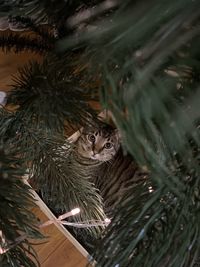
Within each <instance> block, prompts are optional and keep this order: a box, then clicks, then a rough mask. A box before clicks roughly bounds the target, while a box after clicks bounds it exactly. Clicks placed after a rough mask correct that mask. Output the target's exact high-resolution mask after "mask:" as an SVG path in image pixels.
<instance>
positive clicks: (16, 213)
mask: <svg viewBox="0 0 200 267" xmlns="http://www.w3.org/2000/svg"><path fill="white" fill-rule="evenodd" d="M18 153H19V151H15V152H12V151H11V150H10V149H9V144H8V143H5V144H4V145H2V144H1V148H0V160H1V165H0V200H1V201H0V214H1V216H0V229H1V236H0V247H1V248H2V249H5V250H6V251H5V253H3V254H1V255H0V264H1V266H3V267H5V266H16V267H17V266H27V267H28V266H32V267H34V266H36V265H37V257H36V254H35V252H34V250H33V248H32V247H31V246H30V243H29V241H28V238H29V239H30V238H34V239H38V238H42V235H41V234H40V233H39V231H38V228H37V224H38V220H37V218H36V217H35V215H34V214H33V213H32V212H31V207H34V206H35V203H34V198H33V196H32V194H31V188H30V187H29V186H27V185H26V184H25V183H24V182H23V180H22V178H21V177H22V175H24V174H25V171H24V169H23V167H22V160H21V159H19V157H18ZM23 236H24V238H22V240H21V241H17V240H20V238H21V237H23ZM30 256H31V258H30Z"/></svg>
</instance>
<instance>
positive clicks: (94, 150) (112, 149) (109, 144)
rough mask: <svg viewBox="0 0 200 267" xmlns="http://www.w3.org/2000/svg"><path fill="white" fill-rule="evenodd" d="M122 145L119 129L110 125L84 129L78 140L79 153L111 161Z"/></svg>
mask: <svg viewBox="0 0 200 267" xmlns="http://www.w3.org/2000/svg"><path fill="white" fill-rule="evenodd" d="M119 147H120V140H119V134H118V130H116V129H112V128H110V127H108V126H105V127H100V128H96V127H94V128H88V129H84V130H83V132H82V134H81V136H80V138H79V139H78V141H77V151H78V153H79V154H80V155H81V156H82V157H84V158H88V159H92V160H98V161H109V160H111V159H112V158H113V157H114V156H115V155H116V153H117V151H118V150H119Z"/></svg>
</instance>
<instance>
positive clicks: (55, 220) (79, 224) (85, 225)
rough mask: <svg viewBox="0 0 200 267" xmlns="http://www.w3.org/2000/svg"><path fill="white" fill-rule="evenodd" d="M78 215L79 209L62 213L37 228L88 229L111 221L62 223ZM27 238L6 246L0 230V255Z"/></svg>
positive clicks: (25, 236)
mask: <svg viewBox="0 0 200 267" xmlns="http://www.w3.org/2000/svg"><path fill="white" fill-rule="evenodd" d="M78 213H80V209H79V208H75V209H73V210H71V211H69V212H67V213H64V214H62V215H60V216H59V217H58V218H53V219H50V220H48V221H46V222H44V223H41V224H40V225H39V228H44V227H46V226H48V225H51V224H53V223H59V224H62V225H68V226H73V227H78V228H88V227H97V226H102V227H106V226H108V225H109V224H110V222H111V220H110V219H109V218H105V220H104V221H101V220H90V221H83V222H76V223H74V222H68V221H64V220H63V219H66V218H69V217H71V216H75V215H77V214H78ZM26 238H27V235H26V234H24V235H21V236H19V237H17V238H16V239H15V240H14V242H12V243H9V242H8V244H6V241H5V238H4V236H3V233H2V231H1V230H0V239H1V240H2V241H3V243H5V248H3V247H2V246H0V255H1V254H4V253H6V252H7V251H8V250H9V249H11V248H12V247H14V246H16V245H18V244H19V243H20V242H22V241H24V240H25V239H26Z"/></svg>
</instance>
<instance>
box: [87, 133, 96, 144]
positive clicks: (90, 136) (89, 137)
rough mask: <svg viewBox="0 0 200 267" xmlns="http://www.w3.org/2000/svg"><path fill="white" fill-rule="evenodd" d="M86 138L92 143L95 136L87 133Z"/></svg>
mask: <svg viewBox="0 0 200 267" xmlns="http://www.w3.org/2000/svg"><path fill="white" fill-rule="evenodd" d="M87 138H88V140H89V141H90V142H92V143H94V142H95V140H96V137H95V136H94V134H88V136H87Z"/></svg>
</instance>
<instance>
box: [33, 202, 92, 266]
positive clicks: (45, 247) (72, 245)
mask: <svg viewBox="0 0 200 267" xmlns="http://www.w3.org/2000/svg"><path fill="white" fill-rule="evenodd" d="M39 205H42V206H43V208H42V209H43V210H44V211H45V212H46V213H47V214H48V217H47V216H46V215H45V213H44V211H42V210H41V208H40V207H37V208H34V209H33V212H34V213H35V214H36V216H37V217H38V218H39V219H40V220H41V221H42V222H45V221H47V220H49V219H50V218H54V216H53V215H52V214H51V212H50V211H48V208H47V207H46V205H45V204H44V203H42V202H40V204H39ZM41 232H42V233H43V234H44V235H45V236H46V237H47V238H45V239H44V240H42V241H40V242H39V243H38V242H36V241H34V244H35V245H33V247H34V249H35V251H36V252H37V254H38V259H39V262H40V264H41V267H85V266H86V264H87V256H88V254H87V251H85V250H84V248H83V247H82V246H81V245H80V244H79V243H78V242H77V241H76V240H75V239H74V238H73V237H72V236H71V235H70V233H69V232H68V231H67V230H66V229H65V228H64V227H62V226H60V225H57V226H56V225H55V224H51V225H49V226H47V227H45V228H43V229H42V231H41Z"/></svg>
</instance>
